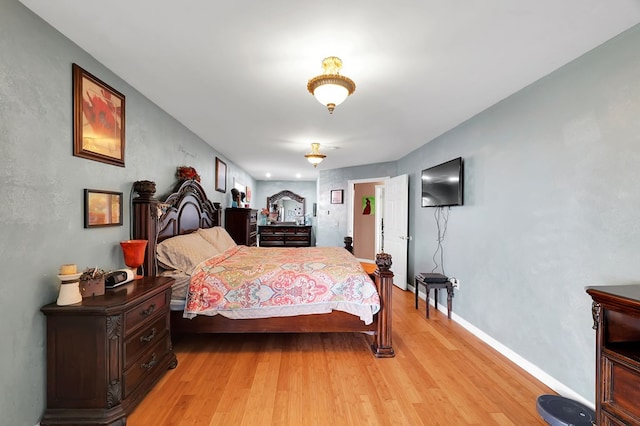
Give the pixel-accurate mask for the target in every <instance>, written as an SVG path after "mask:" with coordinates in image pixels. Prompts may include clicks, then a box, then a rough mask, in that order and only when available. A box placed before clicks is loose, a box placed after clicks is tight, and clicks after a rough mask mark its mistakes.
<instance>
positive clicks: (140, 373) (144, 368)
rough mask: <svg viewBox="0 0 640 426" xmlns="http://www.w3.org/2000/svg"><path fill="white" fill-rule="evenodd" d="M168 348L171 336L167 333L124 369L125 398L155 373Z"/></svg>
mask: <svg viewBox="0 0 640 426" xmlns="http://www.w3.org/2000/svg"><path fill="white" fill-rule="evenodd" d="M170 348H171V338H170V336H169V335H168V334H165V335H164V337H163V338H161V339H159V340H158V341H157V342H156V343H155V345H154V346H152V347H150V348H149V350H147V351H146V352H145V353H144V354H143V355H142V356H141V357H140V358H138V359H136V360H135V362H134V363H133V364H132V365H131V366H130V367H129V368H128V369H127V370H125V372H124V374H123V383H124V384H123V388H124V397H125V398H126V397H127V396H129V395H130V394H131V392H133V391H134V390H135V389H136V387H138V385H139V384H140V383H142V381H144V379H146V378H147V377H149V376H152V375H155V370H156V369H157V368H158V367H159V365H160V364H161V362H162V360H163V358H164V356H165V355H166V354H167V353H168V352H169V350H170Z"/></svg>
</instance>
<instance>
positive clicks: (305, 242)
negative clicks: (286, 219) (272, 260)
mask: <svg viewBox="0 0 640 426" xmlns="http://www.w3.org/2000/svg"><path fill="white" fill-rule="evenodd" d="M258 233H259V234H260V237H259V238H260V247H309V246H311V226H310V225H308V226H307V225H265V226H259V227H258Z"/></svg>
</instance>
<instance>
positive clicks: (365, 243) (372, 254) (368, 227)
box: [348, 177, 388, 262]
mask: <svg viewBox="0 0 640 426" xmlns="http://www.w3.org/2000/svg"><path fill="white" fill-rule="evenodd" d="M386 179H388V178H387V177H380V178H371V179H360V180H353V181H349V186H348V188H349V201H350V203H349V204H350V206H349V236H350V237H352V238H353V255H354V256H355V257H356V258H358V259H359V260H360V261H363V262H374V261H375V258H376V253H377V250H379V249H380V245H381V235H382V227H381V226H382V217H381V214H382V211H383V209H380V207H382V206H383V204H382V203H383V200H381V199H380V196H381V192H380V191H379V190H378V191H376V187H378V188H380V187H381V186H384V183H385V180H386Z"/></svg>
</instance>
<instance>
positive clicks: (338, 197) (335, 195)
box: [331, 189, 344, 204]
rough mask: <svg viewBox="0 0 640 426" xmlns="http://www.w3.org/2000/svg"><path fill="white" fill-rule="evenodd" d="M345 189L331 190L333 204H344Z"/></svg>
mask: <svg viewBox="0 0 640 426" xmlns="http://www.w3.org/2000/svg"><path fill="white" fill-rule="evenodd" d="M343 194H344V190H343V189H333V190H331V204H342V203H343V202H344V200H343Z"/></svg>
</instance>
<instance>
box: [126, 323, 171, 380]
mask: <svg viewBox="0 0 640 426" xmlns="http://www.w3.org/2000/svg"><path fill="white" fill-rule="evenodd" d="M167 330H169V316H168V315H163V316H161V317H159V318H158V319H156V320H155V321H154V322H153V323H152V324H150V325H149V326H147V327H145V328H142V329H141V330H140V331H138V332H137V333H135V334H133V335H132V336H130V337H128V338H127V340H126V341H125V342H124V368H125V369H127V368H129V366H131V364H132V363H133V362H134V361H135V360H136V359H137V358H138V357H139V356H140V355H141V354H142V352H144V351H145V350H147V348H149V347H150V346H152V345H154V344H155V343H156V342H157V341H158V340H160V339H162V338H164V337H165V334H166V333H167Z"/></svg>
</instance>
